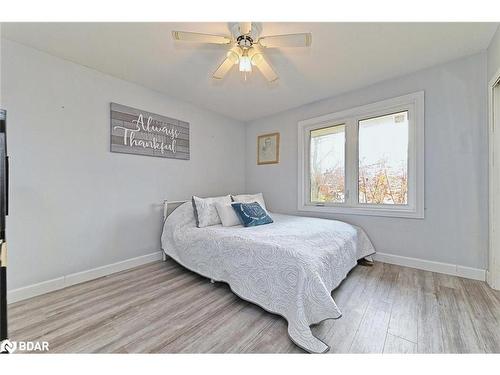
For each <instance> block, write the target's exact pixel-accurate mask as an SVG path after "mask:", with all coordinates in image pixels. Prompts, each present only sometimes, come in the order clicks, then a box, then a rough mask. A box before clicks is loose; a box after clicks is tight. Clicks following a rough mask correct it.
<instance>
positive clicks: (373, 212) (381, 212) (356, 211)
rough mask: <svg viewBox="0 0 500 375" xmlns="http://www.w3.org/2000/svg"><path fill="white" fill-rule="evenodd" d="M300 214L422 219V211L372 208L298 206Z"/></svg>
mask: <svg viewBox="0 0 500 375" xmlns="http://www.w3.org/2000/svg"><path fill="white" fill-rule="evenodd" d="M298 210H299V211H302V212H320V213H325V214H340V215H362V216H383V217H399V218H407V219H423V218H424V211H423V210H410V209H397V208H390V209H387V208H374V207H339V206H316V205H299V207H298Z"/></svg>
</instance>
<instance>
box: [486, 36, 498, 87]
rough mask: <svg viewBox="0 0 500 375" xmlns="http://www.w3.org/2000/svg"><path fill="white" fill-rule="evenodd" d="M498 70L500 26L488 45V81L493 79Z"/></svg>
mask: <svg viewBox="0 0 500 375" xmlns="http://www.w3.org/2000/svg"><path fill="white" fill-rule="evenodd" d="M498 70H500V27H498V29H497V31H496V33H495V35H493V38H492V39H491V42H490V45H489V46H488V82H489V81H490V80H492V79H493V78H497V77H493V76H494V75H495V74H496V73H497V72H498Z"/></svg>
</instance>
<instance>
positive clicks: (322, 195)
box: [298, 92, 424, 218]
mask: <svg viewBox="0 0 500 375" xmlns="http://www.w3.org/2000/svg"><path fill="white" fill-rule="evenodd" d="M423 142H424V94H423V92H418V93H415V94H410V95H405V96H401V97H398V98H394V99H390V100H385V101H382V102H378V103H373V104H369V105H366V106H362V107H357V108H352V109H350V110H347V111H342V112H337V113H332V114H329V115H325V116H321V117H317V118H314V119H310V120H305V121H301V122H300V123H299V150H298V151H299V160H298V162H299V163H298V164H299V171H298V172H299V173H298V176H299V180H298V191H299V197H298V209H299V210H301V211H315V212H329V213H341V214H361V215H379V216H395V217H410V218H423V214H424V201H423V192H424V191H423V189H424V174H423V166H424V146H423V145H424V143H423Z"/></svg>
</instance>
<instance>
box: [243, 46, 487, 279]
mask: <svg viewBox="0 0 500 375" xmlns="http://www.w3.org/2000/svg"><path fill="white" fill-rule="evenodd" d="M485 87H486V54H485V53H482V54H478V55H474V56H471V57H467V58H464V59H461V60H457V61H453V62H450V63H447V64H444V65H441V66H436V67H433V68H430V69H427V70H424V71H420V72H417V73H414V74H411V75H408V76H405V77H401V78H397V79H392V80H389V81H385V82H381V83H379V84H376V85H373V86H370V87H367V88H365V89H362V90H358V91H354V92H350V93H346V94H344V95H340V96H337V97H333V98H330V99H327V100H323V101H320V102H316V103H313V104H309V105H305V106H302V107H299V108H296V109H292V110H289V111H286V112H283V113H280V114H277V115H274V116H271V117H267V118H264V119H260V120H257V121H254V122H251V123H249V124H248V125H247V129H246V135H247V148H246V187H247V189H246V190H247V191H248V192H258V191H262V192H263V193H264V195H265V198H266V204H269V208H270V209H271V210H272V211H276V212H284V213H293V214H296V213H297V210H296V206H297V122H298V121H300V120H304V119H308V118H312V117H315V116H319V115H323V114H327V113H331V112H336V111H340V110H343V109H348V108H351V107H355V106H358V105H363V104H368V103H371V102H376V101H379V100H383V99H388V98H391V97H395V96H398V95H403V94H407V93H411V92H415V91H419V90H424V91H425V162H426V165H425V207H426V210H425V219H423V220H418V219H401V218H384V217H367V216H357V215H317V216H323V217H328V218H338V219H341V220H344V221H347V222H350V223H354V224H357V225H360V226H361V227H363V228H364V229H365V230H366V231H367V233H368V235H369V236H370V238H371V239H372V240H373V242H374V244H375V247H376V249H377V250H378V251H381V252H386V253H391V254H396V255H401V256H407V257H414V258H422V259H425V260H432V261H438V262H444V263H451V264H458V265H462V266H467V267H474V268H481V269H484V268H486V264H487V238H488V231H487V230H488V201H487V194H488V190H487V189H488V180H487V173H488V142H487V117H486V114H487V110H486V105H487V100H486V90H485ZM274 131H279V132H280V133H281V146H280V151H281V155H280V163H279V164H275V165H262V166H258V165H256V161H255V160H256V155H255V154H256V137H257V135H259V134H262V133H266V132H274ZM308 215H309V214H308ZM311 215H313V214H312V213H311Z"/></svg>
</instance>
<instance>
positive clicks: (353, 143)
mask: <svg viewBox="0 0 500 375" xmlns="http://www.w3.org/2000/svg"><path fill="white" fill-rule="evenodd" d="M346 129H347V131H346V133H347V134H346V173H345V179H346V180H345V181H346V189H347V191H348V192H349V195H348V197H347V199H346V204H347V205H348V206H351V207H352V206H355V205H356V204H357V203H358V181H357V180H358V168H357V164H358V157H357V148H358V139H357V136H358V130H357V123H356V119H355V118H350V119H348V120H347V121H346Z"/></svg>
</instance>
